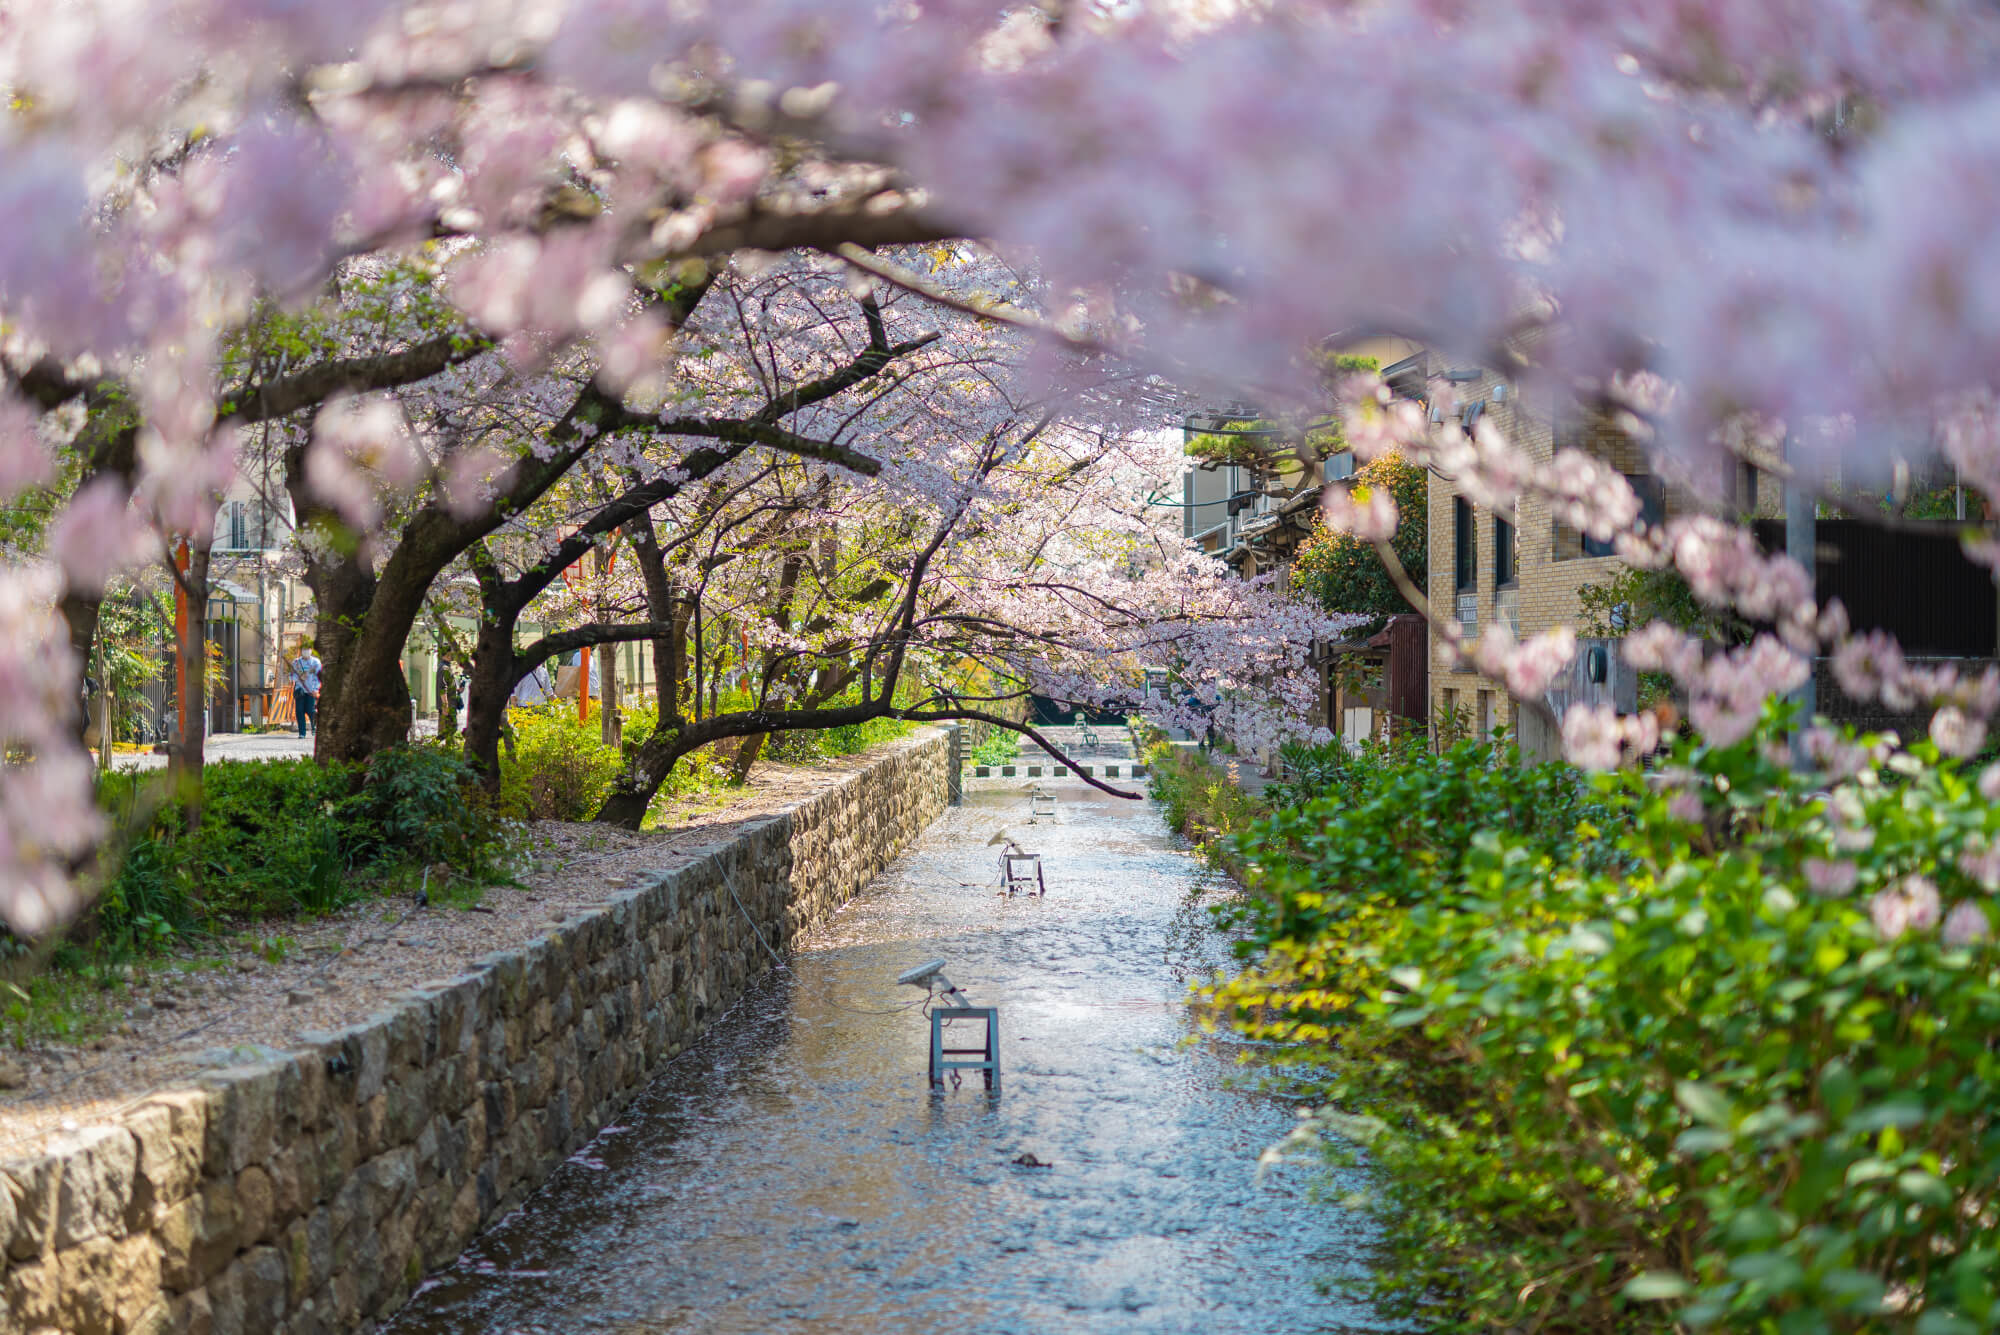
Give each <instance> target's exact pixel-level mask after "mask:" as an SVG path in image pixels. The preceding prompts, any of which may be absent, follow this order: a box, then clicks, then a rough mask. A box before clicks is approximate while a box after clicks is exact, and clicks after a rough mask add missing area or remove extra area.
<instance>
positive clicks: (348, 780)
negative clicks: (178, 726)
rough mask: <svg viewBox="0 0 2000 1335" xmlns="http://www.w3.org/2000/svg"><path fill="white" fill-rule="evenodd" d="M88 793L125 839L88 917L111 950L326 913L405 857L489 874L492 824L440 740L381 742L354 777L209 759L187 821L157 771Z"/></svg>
mask: <svg viewBox="0 0 2000 1335" xmlns="http://www.w3.org/2000/svg"><path fill="white" fill-rule="evenodd" d="M357 778H359V779H360V782H359V783H358V784H357V782H356V780H357ZM99 800H100V803H101V804H102V805H103V806H104V807H105V809H106V810H107V812H108V813H109V814H110V816H111V818H112V823H113V825H114V827H115V828H118V829H119V830H120V831H121V833H122V836H123V837H122V847H121V848H119V849H117V850H116V851H115V852H114V853H113V854H112V855H110V856H109V857H108V858H107V865H109V866H110V867H111V871H110V874H109V875H108V876H107V877H106V879H105V882H104V885H103V888H102V891H101V893H100V895H99V897H98V900H97V903H96V905H95V914H94V930H95V936H96V944H97V946H98V948H99V949H101V950H104V951H107V952H109V953H111V954H113V955H116V954H119V953H123V952H126V951H130V950H144V949H151V948H155V947H158V946H163V945H166V944H168V943H170V942H171V941H172V940H173V939H174V938H176V937H180V936H190V935H201V934H204V933H209V932H213V931H216V930H218V929H219V928H220V927H221V926H223V925H224V924H227V923H230V922H236V921H247V920H258V919H265V918H273V917H286V916H293V915H298V914H318V913H327V912H330V911H332V910H334V909H337V908H339V907H341V906H342V905H344V904H347V903H349V902H351V901H352V900H353V899H354V898H355V897H356V896H358V895H359V894H361V893H362V891H363V889H364V888H365V882H367V881H369V880H371V879H379V878H381V877H382V876H383V875H385V874H386V873H388V872H389V871H390V870H392V869H393V868H395V867H398V866H402V865H415V864H429V863H438V862H442V863H445V864H448V865H449V866H451V867H452V868H454V869H455V870H457V871H459V872H461V873H463V874H465V875H468V876H474V877H486V876H490V875H491V874H492V868H491V866H490V865H489V864H490V861H491V858H492V855H493V852H494V850H495V849H496V848H497V847H498V843H499V839H500V833H501V832H500V830H499V827H498V824H497V822H496V820H495V818H494V815H493V812H492V810H491V808H490V804H488V803H487V802H486V801H485V800H484V799H483V795H482V794H481V793H480V791H479V789H478V786H477V784H476V782H475V781H474V776H473V774H472V771H471V770H470V768H469V767H468V766H467V765H466V764H465V762H464V761H463V760H462V759H460V758H459V757H458V756H457V755H456V754H455V753H453V752H451V751H449V750H446V749H444V748H440V747H437V746H412V747H396V748H392V749H390V750H387V751H384V752H381V753H379V754H378V755H376V756H375V757H374V759H373V760H372V761H371V762H370V763H369V765H368V767H367V769H366V771H365V772H359V773H357V771H356V770H355V769H354V768H353V767H351V766H345V765H321V764H319V763H317V762H315V761H312V760H310V759H303V758H302V759H287V760H259V761H245V762H231V763H228V764H218V765H210V766H208V767H207V768H206V769H205V770H204V771H203V774H202V789H201V819H200V822H199V824H198V825H197V826H196V827H195V828H193V829H190V828H189V826H188V799H187V795H185V794H178V795H177V794H173V793H170V792H168V791H167V790H166V789H165V788H164V786H163V783H162V778H161V776H159V775H147V774H139V773H122V774H111V775H107V776H106V777H105V779H104V780H103V783H102V785H101V787H100V789H99Z"/></svg>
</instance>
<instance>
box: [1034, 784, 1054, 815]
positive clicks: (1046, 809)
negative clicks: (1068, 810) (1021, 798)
mask: <svg viewBox="0 0 2000 1335" xmlns="http://www.w3.org/2000/svg"><path fill="white" fill-rule="evenodd" d="M1028 814H1029V815H1030V816H1053V815H1055V814H1056V795H1055V794H1054V793H1052V792H1050V791H1049V790H1048V789H1046V788H1044V787H1042V785H1040V784H1039V783H1038V784H1036V785H1035V788H1034V791H1033V792H1031V793H1029V794H1028Z"/></svg>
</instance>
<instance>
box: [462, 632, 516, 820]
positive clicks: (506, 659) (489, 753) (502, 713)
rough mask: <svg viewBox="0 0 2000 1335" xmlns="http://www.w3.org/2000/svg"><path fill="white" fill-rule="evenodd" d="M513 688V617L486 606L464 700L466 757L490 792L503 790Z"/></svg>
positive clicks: (474, 648)
mask: <svg viewBox="0 0 2000 1335" xmlns="http://www.w3.org/2000/svg"><path fill="white" fill-rule="evenodd" d="M513 692H514V618H513V616H512V615H511V614H507V613H505V612H499V611H496V609H494V608H493V607H492V606H491V605H487V606H485V607H484V608H483V613H482V615H481V616H480V618H479V638H478V639H477V640H475V641H474V642H473V645H472V693H471V697H470V698H469V699H468V700H467V701H466V704H465V759H466V761H467V763H469V764H470V765H471V766H472V767H473V768H474V769H475V770H477V771H478V772H479V781H480V784H481V786H482V787H484V788H485V789H486V791H487V792H489V793H497V792H499V791H500V730H501V725H502V724H503V723H505V722H506V720H507V700H508V698H509V697H510V696H511V695H512V694H513Z"/></svg>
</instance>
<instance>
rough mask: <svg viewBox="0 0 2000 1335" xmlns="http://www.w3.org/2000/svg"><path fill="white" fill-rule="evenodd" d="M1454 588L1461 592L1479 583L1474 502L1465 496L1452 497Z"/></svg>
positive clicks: (1475, 586)
mask: <svg viewBox="0 0 2000 1335" xmlns="http://www.w3.org/2000/svg"><path fill="white" fill-rule="evenodd" d="M1451 522H1452V541H1453V544H1454V550H1453V562H1452V588H1453V589H1454V590H1456V591H1457V592H1459V593H1464V592H1465V591H1466V590H1468V589H1474V588H1477V587H1478V585H1479V552H1478V547H1477V545H1476V544H1477V543H1478V540H1479V539H1478V534H1477V532H1476V530H1475V529H1474V528H1473V524H1474V522H1475V521H1474V519H1473V515H1472V502H1471V501H1468V500H1466V499H1465V497H1463V496H1454V497H1452V498H1451Z"/></svg>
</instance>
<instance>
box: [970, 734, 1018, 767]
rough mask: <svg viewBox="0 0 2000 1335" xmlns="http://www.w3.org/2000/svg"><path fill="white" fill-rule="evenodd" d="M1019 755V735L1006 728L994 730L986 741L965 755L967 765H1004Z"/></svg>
mask: <svg viewBox="0 0 2000 1335" xmlns="http://www.w3.org/2000/svg"><path fill="white" fill-rule="evenodd" d="M1020 754H1021V734H1020V733H1018V732H1012V731H1010V730H1008V729H1006V728H996V729H995V730H994V731H992V732H991V733H988V734H987V736H986V740H985V741H983V742H981V743H980V744H979V745H977V746H975V747H973V748H972V750H971V751H969V752H967V753H966V757H965V763H966V764H968V765H1006V764H1011V763H1012V762H1013V760H1014V758H1015V757H1016V756H1018V755H1020Z"/></svg>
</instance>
